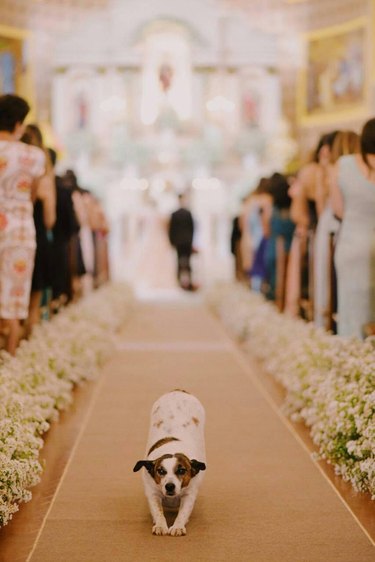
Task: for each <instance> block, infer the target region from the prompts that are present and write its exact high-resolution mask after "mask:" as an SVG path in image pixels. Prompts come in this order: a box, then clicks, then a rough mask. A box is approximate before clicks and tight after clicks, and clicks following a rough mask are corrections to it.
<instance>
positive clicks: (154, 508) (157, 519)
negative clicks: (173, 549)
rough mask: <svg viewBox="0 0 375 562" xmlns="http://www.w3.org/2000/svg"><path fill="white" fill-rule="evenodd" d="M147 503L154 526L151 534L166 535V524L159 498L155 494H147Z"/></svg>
mask: <svg viewBox="0 0 375 562" xmlns="http://www.w3.org/2000/svg"><path fill="white" fill-rule="evenodd" d="M147 500H148V505H149V506H150V512H151V516H152V520H153V522H154V526H153V527H152V534H153V535H168V525H167V521H166V519H165V517H164V512H163V506H162V502H161V499H160V498H159V497H158V496H156V495H150V496H147Z"/></svg>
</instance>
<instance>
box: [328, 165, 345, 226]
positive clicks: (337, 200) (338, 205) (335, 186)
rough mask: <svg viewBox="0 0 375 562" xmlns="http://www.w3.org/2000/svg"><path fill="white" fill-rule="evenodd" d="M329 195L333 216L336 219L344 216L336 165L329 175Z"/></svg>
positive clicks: (342, 198)
mask: <svg viewBox="0 0 375 562" xmlns="http://www.w3.org/2000/svg"><path fill="white" fill-rule="evenodd" d="M329 195H330V202H331V206H332V210H333V214H334V215H335V217H337V218H338V219H342V218H343V216H344V197H343V194H342V191H341V189H340V186H339V181H338V165H337V164H335V165H334V166H332V168H331V170H330V173H329Z"/></svg>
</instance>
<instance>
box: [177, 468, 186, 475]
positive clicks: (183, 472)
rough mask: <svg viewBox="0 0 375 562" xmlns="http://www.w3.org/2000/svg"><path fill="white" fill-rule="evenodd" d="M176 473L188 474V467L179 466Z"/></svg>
mask: <svg viewBox="0 0 375 562" xmlns="http://www.w3.org/2000/svg"><path fill="white" fill-rule="evenodd" d="M176 474H178V475H180V476H183V475H184V474H186V468H182V467H180V468H178V469H177V472H176Z"/></svg>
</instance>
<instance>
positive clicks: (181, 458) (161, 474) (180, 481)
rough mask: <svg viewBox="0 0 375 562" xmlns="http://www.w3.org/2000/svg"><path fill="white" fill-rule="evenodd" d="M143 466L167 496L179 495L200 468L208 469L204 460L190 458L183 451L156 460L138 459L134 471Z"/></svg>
mask: <svg viewBox="0 0 375 562" xmlns="http://www.w3.org/2000/svg"><path fill="white" fill-rule="evenodd" d="M143 466H144V467H145V468H146V470H147V471H148V473H149V474H150V476H151V477H152V478H153V479H154V481H155V484H156V485H157V486H158V488H159V489H160V491H161V493H162V494H163V496H165V497H178V496H179V495H180V494H181V491H182V490H183V488H186V487H187V486H189V483H190V480H191V479H192V478H194V476H196V475H197V474H198V473H199V471H200V470H206V465H205V464H204V463H203V462H199V461H197V460H195V459H193V460H190V459H189V458H188V457H187V456H186V455H184V454H182V453H176V454H175V455H163V456H162V457H159V458H158V459H155V460H154V461H138V462H137V464H136V465H135V467H134V469H133V471H134V472H137V471H138V470H140V469H141V468H142V467H143Z"/></svg>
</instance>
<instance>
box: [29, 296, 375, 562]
mask: <svg viewBox="0 0 375 562" xmlns="http://www.w3.org/2000/svg"><path fill="white" fill-rule="evenodd" d="M120 339H121V341H120V349H119V351H118V353H117V355H115V356H114V357H113V360H112V361H111V362H110V363H109V364H108V365H107V367H106V369H105V371H104V372H103V378H102V381H101V385H100V387H99V392H98V393H97V396H96V399H95V403H94V407H93V409H92V411H91V415H90V417H89V419H88V423H87V425H86V427H84V428H83V432H82V436H81V439H80V441H79V443H78V447H77V448H76V451H75V453H74V455H73V458H72V461H71V463H70V465H69V466H68V470H67V471H66V473H65V476H64V478H63V481H62V484H61V486H60V488H59V489H58V491H57V494H56V497H55V501H54V502H53V504H52V507H51V509H50V512H49V514H48V517H47V519H46V522H45V525H44V528H43V529H42V532H41V534H40V536H39V539H38V542H37V544H36V547H35V549H34V552H33V554H32V556H31V562H78V561H82V562H117V561H119V562H120V561H140V562H141V561H142V562H147V561H151V560H154V561H157V562H163V561H176V560H180V561H186V562H187V561H194V562H208V561H227V562H231V561H245V562H370V561H373V560H374V555H375V549H374V548H373V547H372V545H371V543H370V541H369V539H368V538H367V536H366V535H365V534H364V533H363V531H362V530H361V528H360V527H359V526H358V524H357V523H356V521H355V519H354V518H353V517H352V515H351V513H350V512H349V511H348V510H347V508H346V507H345V506H344V504H343V503H342V501H341V500H340V499H339V497H338V496H337V494H336V493H335V491H334V490H333V489H332V487H331V486H330V485H329V483H328V482H327V481H326V480H325V479H324V478H323V477H322V475H321V473H320V472H319V471H318V470H317V468H316V467H315V466H314V464H313V462H312V461H311V459H310V457H309V455H308V454H307V453H306V452H305V450H303V449H302V447H301V445H300V444H299V443H298V442H297V441H296V440H295V438H294V436H293V435H292V434H291V433H290V432H289V430H288V429H287V427H286V425H285V424H283V423H282V421H280V418H279V417H278V416H277V414H276V413H275V411H274V410H273V409H272V408H271V407H270V405H269V404H268V402H267V401H266V400H265V399H264V397H263V396H262V394H261V393H260V392H259V390H258V389H257V387H256V386H255V385H254V383H253V381H252V379H251V377H250V376H249V374H248V372H247V371H246V369H245V368H244V366H243V365H242V364H241V361H239V360H238V357H237V355H236V353H235V352H234V351H233V348H232V346H231V344H230V342H229V340H228V339H227V338H226V337H225V336H224V335H223V332H222V330H221V327H220V326H219V324H218V323H217V322H216V320H214V319H213V318H212V317H211V316H210V315H209V313H208V312H207V311H206V310H205V309H204V308H203V307H202V306H200V305H198V304H193V305H192V306H188V305H186V304H175V305H173V304H171V303H170V304H159V305H155V304H147V305H146V304H144V305H142V306H141V305H140V307H139V311H138V313H137V314H135V315H134V317H133V320H132V322H130V323H129V325H128V326H127V328H126V330H125V332H124V333H123V335H122V337H121V338H120ZM174 388H185V389H186V390H189V391H191V392H192V393H194V394H196V395H197V396H198V397H199V398H200V400H201V401H202V403H203V404H204V406H205V408H206V414H207V427H206V439H207V472H206V476H205V481H204V483H203V486H202V488H201V492H200V495H199V497H198V501H197V504H196V507H195V510H194V512H193V516H192V518H191V521H190V523H189V524H188V527H187V530H188V534H187V536H186V537H181V538H174V537H155V536H152V534H151V519H150V515H149V512H148V508H147V504H146V500H145V497H144V493H143V487H142V482H141V477H140V475H139V474H134V473H133V472H132V468H133V466H134V464H135V462H136V461H137V460H138V459H139V458H141V457H142V456H143V453H144V448H145V443H146V437H147V430H148V423H149V412H150V409H151V405H152V403H153V402H154V400H155V399H157V398H158V397H159V396H160V395H161V394H162V393H164V392H166V391H169V390H171V389H174Z"/></svg>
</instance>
